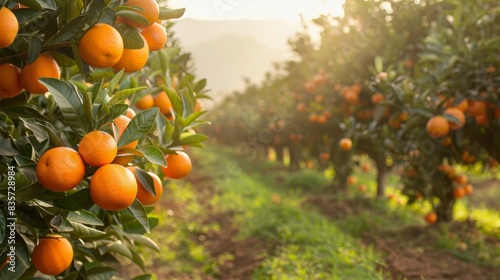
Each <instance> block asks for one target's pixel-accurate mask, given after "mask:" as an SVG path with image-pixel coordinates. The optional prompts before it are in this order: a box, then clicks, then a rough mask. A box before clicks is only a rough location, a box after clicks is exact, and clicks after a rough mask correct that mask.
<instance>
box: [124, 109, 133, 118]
mask: <svg viewBox="0 0 500 280" xmlns="http://www.w3.org/2000/svg"><path fill="white" fill-rule="evenodd" d="M125 117H127V118H129V119H132V118H133V117H135V111H134V109H132V108H128V109H127V112H126V113H125Z"/></svg>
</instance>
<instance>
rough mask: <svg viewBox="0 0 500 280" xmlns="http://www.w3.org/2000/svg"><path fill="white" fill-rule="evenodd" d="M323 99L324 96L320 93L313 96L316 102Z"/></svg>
mask: <svg viewBox="0 0 500 280" xmlns="http://www.w3.org/2000/svg"><path fill="white" fill-rule="evenodd" d="M323 100H325V97H323V95H321V94H318V95H316V96H315V97H314V101H316V102H317V103H322V102H323Z"/></svg>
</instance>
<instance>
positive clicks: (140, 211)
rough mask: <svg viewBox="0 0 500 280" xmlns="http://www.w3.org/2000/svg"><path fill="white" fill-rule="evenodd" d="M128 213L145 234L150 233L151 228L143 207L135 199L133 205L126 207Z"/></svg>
mask: <svg viewBox="0 0 500 280" xmlns="http://www.w3.org/2000/svg"><path fill="white" fill-rule="evenodd" d="M128 211H130V213H132V215H133V216H134V217H135V219H136V220H137V221H138V222H139V223H140V224H141V226H142V227H143V228H144V230H145V231H146V232H147V233H150V232H151V228H150V226H149V220H148V214H147V213H146V210H145V209H144V206H143V205H142V203H141V202H140V201H139V200H138V199H135V200H134V203H132V205H130V207H128Z"/></svg>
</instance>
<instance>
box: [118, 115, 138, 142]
mask: <svg viewBox="0 0 500 280" xmlns="http://www.w3.org/2000/svg"><path fill="white" fill-rule="evenodd" d="M113 123H114V124H115V125H116V128H117V129H118V135H117V137H116V141H117V142H118V141H120V137H121V136H122V134H123V132H124V131H125V129H126V128H127V126H128V124H129V123H130V118H127V117H126V116H123V115H121V116H118V117H117V118H116V119H114V120H113ZM113 127H114V126H113ZM138 143H139V140H135V141H133V142H131V143H129V144H127V145H125V146H123V147H119V148H130V149H135V147H137V144H138Z"/></svg>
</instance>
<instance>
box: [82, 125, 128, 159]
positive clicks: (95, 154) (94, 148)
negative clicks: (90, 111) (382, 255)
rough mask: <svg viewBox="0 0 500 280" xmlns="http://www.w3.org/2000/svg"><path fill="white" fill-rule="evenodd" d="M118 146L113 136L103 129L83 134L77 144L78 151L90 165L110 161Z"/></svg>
mask: <svg viewBox="0 0 500 280" xmlns="http://www.w3.org/2000/svg"><path fill="white" fill-rule="evenodd" d="M117 150H118V148H117V146H116V141H115V139H114V138H113V136H111V135H109V134H108V133H106V132H104V131H92V132H89V133H87V135H85V136H83V138H82V140H81V141H80V145H79V146H78V153H79V154H80V156H81V157H82V159H83V161H84V162H85V163H86V164H88V165H91V166H102V165H105V164H108V163H111V162H112V161H113V159H114V158H115V157H116V152H117Z"/></svg>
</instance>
